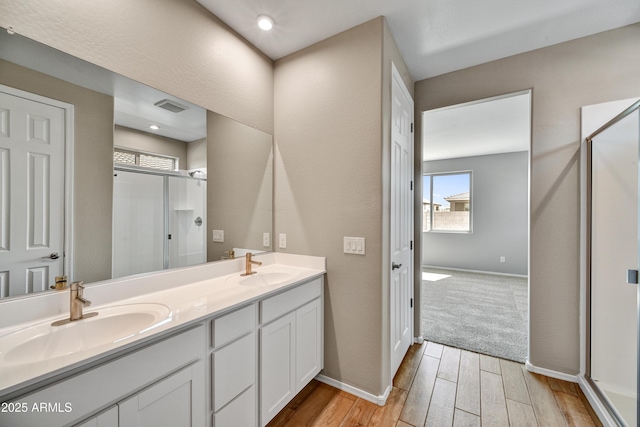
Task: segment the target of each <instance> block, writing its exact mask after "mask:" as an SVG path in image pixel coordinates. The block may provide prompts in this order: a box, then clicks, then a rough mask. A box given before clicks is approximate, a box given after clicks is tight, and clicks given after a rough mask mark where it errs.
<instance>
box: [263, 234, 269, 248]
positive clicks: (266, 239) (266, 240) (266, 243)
mask: <svg viewBox="0 0 640 427" xmlns="http://www.w3.org/2000/svg"><path fill="white" fill-rule="evenodd" d="M262 246H264V247H265V248H268V247H269V246H271V235H270V233H262Z"/></svg>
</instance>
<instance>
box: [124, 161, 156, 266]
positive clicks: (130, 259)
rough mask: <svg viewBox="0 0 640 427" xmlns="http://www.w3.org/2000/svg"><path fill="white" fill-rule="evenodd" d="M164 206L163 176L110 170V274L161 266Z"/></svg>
mask: <svg viewBox="0 0 640 427" xmlns="http://www.w3.org/2000/svg"><path fill="white" fill-rule="evenodd" d="M164 210H165V209H164V177H163V176H160V175H150V174H143V173H137V172H128V171H121V170H118V171H116V172H115V173H114V178H113V277H114V278H117V277H123V276H129V275H131V274H139V273H147V272H150V271H157V270H162V269H163V268H164V242H165V226H164Z"/></svg>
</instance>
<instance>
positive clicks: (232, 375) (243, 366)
mask: <svg viewBox="0 0 640 427" xmlns="http://www.w3.org/2000/svg"><path fill="white" fill-rule="evenodd" d="M211 357H212V365H213V378H212V379H211V381H212V384H213V411H214V412H217V411H218V410H220V408H222V407H223V406H224V405H226V404H227V403H229V402H230V401H231V400H232V399H233V398H235V397H236V396H237V395H239V394H240V393H241V392H242V390H245V389H246V388H247V387H249V386H251V385H253V384H255V382H256V364H257V362H256V335H255V333H250V334H249V335H246V336H244V337H242V338H240V339H239V340H238V341H235V342H233V343H231V344H229V345H228V346H226V347H223V348H222V349H220V350H217V351H216V352H214V353H213V355H212V356H211Z"/></svg>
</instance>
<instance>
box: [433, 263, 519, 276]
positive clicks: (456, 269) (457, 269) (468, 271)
mask: <svg viewBox="0 0 640 427" xmlns="http://www.w3.org/2000/svg"><path fill="white" fill-rule="evenodd" d="M422 268H438V269H440V270H453V271H460V272H462V273H480V274H493V275H494V276H507V277H518V278H521V279H527V278H529V276H528V275H526V274H516V273H502V272H499V271H487V270H470V269H468V268H455V267H442V266H437V265H424V264H423V265H422Z"/></svg>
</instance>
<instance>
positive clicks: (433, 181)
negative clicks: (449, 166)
mask: <svg viewBox="0 0 640 427" xmlns="http://www.w3.org/2000/svg"><path fill="white" fill-rule="evenodd" d="M422 184H423V185H422V188H423V198H422V231H444V232H467V233H468V232H470V231H471V205H472V202H471V172H455V173H438V174H426V175H424V177H423V181H422Z"/></svg>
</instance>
